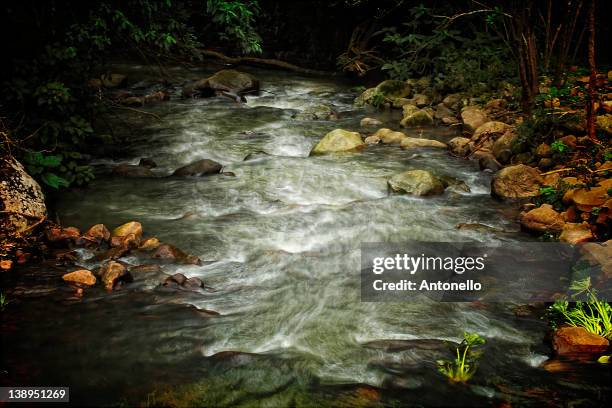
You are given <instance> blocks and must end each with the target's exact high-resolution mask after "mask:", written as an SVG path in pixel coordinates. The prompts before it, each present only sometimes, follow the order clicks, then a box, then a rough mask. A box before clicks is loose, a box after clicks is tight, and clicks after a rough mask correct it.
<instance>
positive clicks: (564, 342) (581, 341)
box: [553, 327, 610, 359]
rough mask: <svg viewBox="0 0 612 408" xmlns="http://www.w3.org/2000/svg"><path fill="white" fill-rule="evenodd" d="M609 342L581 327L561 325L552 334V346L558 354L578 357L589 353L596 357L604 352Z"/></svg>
mask: <svg viewBox="0 0 612 408" xmlns="http://www.w3.org/2000/svg"><path fill="white" fill-rule="evenodd" d="M609 346H610V342H609V341H608V340H606V339H605V338H603V337H601V336H598V335H597V334H593V333H590V332H588V331H587V330H586V329H584V328H583V327H561V328H560V329H558V330H557V331H556V332H555V334H554V336H553V348H554V349H555V351H556V352H557V354H559V355H564V356H568V357H580V356H584V355H590V356H592V357H593V359H596V358H597V357H599V356H600V355H601V354H603V353H605V352H606V350H607V349H608V347H609Z"/></svg>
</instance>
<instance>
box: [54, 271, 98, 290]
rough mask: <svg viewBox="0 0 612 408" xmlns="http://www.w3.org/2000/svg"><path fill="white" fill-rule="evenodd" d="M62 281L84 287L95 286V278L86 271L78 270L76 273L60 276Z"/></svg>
mask: <svg viewBox="0 0 612 408" xmlns="http://www.w3.org/2000/svg"><path fill="white" fill-rule="evenodd" d="M62 279H63V280H65V281H66V282H70V283H76V284H79V285H84V286H93V285H95V284H96V277H95V276H94V274H93V273H91V272H90V271H88V270H87V269H80V270H78V271H74V272H69V273H67V274H65V275H64V276H62Z"/></svg>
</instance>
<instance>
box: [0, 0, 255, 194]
mask: <svg viewBox="0 0 612 408" xmlns="http://www.w3.org/2000/svg"><path fill="white" fill-rule="evenodd" d="M33 7H34V8H35V9H36V14H38V15H45V17H46V20H45V23H44V25H43V27H44V28H45V29H47V30H48V33H40V34H38V35H31V33H30V32H29V31H31V27H24V28H23V30H24V33H23V37H28V38H30V37H32V38H33V39H34V41H37V42H36V43H35V44H34V45H32V44H29V43H27V44H26V45H27V47H22V48H23V51H24V53H26V55H25V56H24V57H20V58H17V57H14V58H11V56H9V58H11V59H10V60H9V61H8V62H7V64H5V65H6V67H7V69H8V72H7V74H8V75H7V76H6V78H8V79H7V81H6V82H4V83H2V85H3V91H4V92H3V93H2V94H1V95H0V109H2V111H1V112H0V117H2V118H3V123H2V125H3V127H6V128H7V129H8V133H10V137H11V141H12V142H13V145H14V147H15V148H12V147H11V151H10V153H12V154H14V155H16V156H17V158H18V159H19V160H23V161H24V164H25V165H26V166H27V169H28V171H29V172H31V173H32V175H33V176H34V177H36V178H37V179H38V181H40V182H41V183H43V184H44V185H47V186H49V187H52V188H55V189H57V188H62V187H68V186H69V185H71V184H72V183H75V184H79V185H80V184H85V183H87V182H88V181H90V180H91V179H92V178H93V173H92V171H91V168H89V167H88V166H87V165H86V160H84V155H83V154H82V153H84V152H86V151H88V149H92V150H93V144H94V142H95V141H98V140H101V136H98V135H96V132H94V129H93V126H92V121H93V118H94V117H96V116H99V115H100V114H101V113H103V112H104V110H105V109H106V107H105V105H104V98H103V93H98V92H96V91H95V90H94V89H92V88H90V87H89V86H88V85H87V84H88V83H89V81H90V79H91V78H93V77H96V76H98V75H99V74H100V70H101V68H103V67H104V66H105V61H106V58H107V57H108V56H110V55H112V56H114V57H117V56H118V53H119V52H126V53H128V54H130V55H137V56H139V57H141V58H143V59H145V60H146V61H150V60H154V61H155V62H159V61H160V60H161V59H162V58H166V57H173V58H174V57H176V56H180V57H184V58H188V59H193V58H196V57H200V54H199V53H198V52H197V51H198V50H197V49H198V48H199V47H200V46H201V45H202V44H200V42H199V41H198V40H197V38H196V35H195V29H194V27H193V26H192V25H191V24H190V21H191V19H192V18H193V14H194V9H193V7H192V5H191V4H190V3H188V2H176V3H175V2H172V1H171V0H165V1H155V0H127V1H124V2H110V1H103V2H99V3H97V5H96V6H94V7H87V8H84V9H83V10H81V12H80V13H73V12H72V10H68V8H69V6H63V7H62V6H59V5H56V4H55V3H53V2H52V3H49V4H47V2H41V3H39V4H38V5H37V6H33ZM21 10H22V13H24V14H26V15H27V17H29V16H30V14H32V10H30V9H29V8H27V7H26V8H23V9H21ZM258 10H259V7H258V4H257V2H256V1H241V0H208V1H207V3H206V8H204V7H201V8H200V9H199V10H198V9H196V13H199V17H202V18H205V19H207V20H208V21H211V22H212V24H213V25H216V26H218V28H219V29H220V30H221V34H220V36H221V37H222V38H223V39H227V40H230V41H234V42H237V43H238V45H239V46H240V47H241V48H243V49H244V50H245V51H246V52H260V51H261V44H260V39H259V37H258V36H257V34H256V33H255V31H254V28H253V27H254V18H255V15H256V14H257V12H258ZM56 13H57V14H56ZM61 13H67V14H69V15H70V16H71V18H70V19H69V20H66V21H64V20H63V19H62V18H61V17H65V14H61ZM18 17H24V16H18ZM20 29H22V28H21V26H15V30H20ZM26 30H27V31H26ZM47 35H48V37H49V38H47ZM16 36H20V32H16ZM3 150H8V149H3Z"/></svg>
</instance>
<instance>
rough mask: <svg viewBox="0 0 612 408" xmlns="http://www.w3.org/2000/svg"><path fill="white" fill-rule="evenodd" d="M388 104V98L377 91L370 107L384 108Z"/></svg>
mask: <svg viewBox="0 0 612 408" xmlns="http://www.w3.org/2000/svg"><path fill="white" fill-rule="evenodd" d="M385 102H387V98H386V97H385V95H383V94H382V93H381V92H378V91H376V92H375V93H374V95H372V99H371V100H370V105H372V106H374V107H375V108H382V107H383V106H384V104H385Z"/></svg>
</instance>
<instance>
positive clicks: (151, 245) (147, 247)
mask: <svg viewBox="0 0 612 408" xmlns="http://www.w3.org/2000/svg"><path fill="white" fill-rule="evenodd" d="M160 245H161V242H159V239H157V238H155V237H153V238H147V239H145V240H144V241H143V242H142V243H141V244H140V246H139V247H138V249H140V250H142V251H153V250H155V249H157V248H159V246H160Z"/></svg>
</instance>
